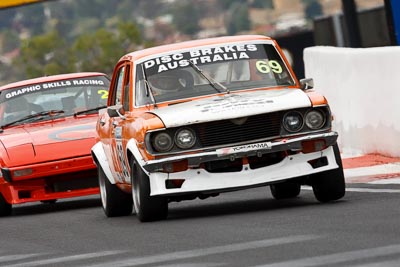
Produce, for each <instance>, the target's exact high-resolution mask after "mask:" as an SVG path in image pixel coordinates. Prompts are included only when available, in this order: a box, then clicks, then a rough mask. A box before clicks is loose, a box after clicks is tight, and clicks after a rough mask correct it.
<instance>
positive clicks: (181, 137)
mask: <svg viewBox="0 0 400 267" xmlns="http://www.w3.org/2000/svg"><path fill="white" fill-rule="evenodd" d="M195 143H196V136H195V134H194V132H193V131H192V130H190V129H187V128H186V129H182V130H179V131H177V132H176V135H175V144H176V145H177V146H178V147H179V148H181V149H188V148H191V147H193V146H194V144H195Z"/></svg>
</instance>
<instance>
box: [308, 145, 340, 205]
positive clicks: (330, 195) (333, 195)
mask: <svg viewBox="0 0 400 267" xmlns="http://www.w3.org/2000/svg"><path fill="white" fill-rule="evenodd" d="M333 152H334V153H335V159H336V162H337V164H338V165H339V168H337V169H334V170H329V171H325V172H321V173H316V174H313V175H312V176H311V185H312V188H313V191H314V195H315V198H316V199H317V200H318V201H320V202H329V201H334V200H338V199H340V198H342V197H344V195H345V192H346V184H345V180H344V174H343V166H342V159H341V157H340V152H339V148H338V146H337V144H335V145H333Z"/></svg>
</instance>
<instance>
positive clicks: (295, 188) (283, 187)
mask: <svg viewBox="0 0 400 267" xmlns="http://www.w3.org/2000/svg"><path fill="white" fill-rule="evenodd" d="M269 187H270V189H271V194H272V196H273V197H274V198H275V199H278V200H279V199H286V198H294V197H297V196H298V195H299V194H300V183H297V182H295V181H285V182H282V183H278V184H272V185H270V186H269Z"/></svg>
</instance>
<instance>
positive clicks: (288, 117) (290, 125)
mask: <svg viewBox="0 0 400 267" xmlns="http://www.w3.org/2000/svg"><path fill="white" fill-rule="evenodd" d="M283 127H284V128H285V129H286V131H288V132H291V133H293V132H298V131H300V130H301V128H303V116H302V115H301V114H300V113H299V112H295V111H291V112H288V113H286V114H285V117H283Z"/></svg>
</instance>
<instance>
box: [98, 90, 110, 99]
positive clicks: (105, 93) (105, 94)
mask: <svg viewBox="0 0 400 267" xmlns="http://www.w3.org/2000/svg"><path fill="white" fill-rule="evenodd" d="M97 93H98V94H99V95H101V99H108V91H107V90H103V89H102V90H98V91H97Z"/></svg>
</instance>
